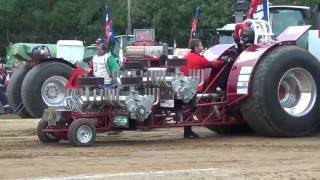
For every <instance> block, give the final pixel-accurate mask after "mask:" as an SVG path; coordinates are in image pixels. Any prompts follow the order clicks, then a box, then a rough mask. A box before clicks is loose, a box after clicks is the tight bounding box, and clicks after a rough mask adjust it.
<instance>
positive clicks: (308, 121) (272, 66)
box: [241, 46, 320, 137]
mask: <svg viewBox="0 0 320 180" xmlns="http://www.w3.org/2000/svg"><path fill="white" fill-rule="evenodd" d="M319 77H320V63H319V61H318V60H317V59H316V58H315V57H314V56H312V55H311V54H310V53H309V52H307V51H305V50H303V49H301V48H298V47H296V46H280V47H277V48H275V49H272V50H271V51H270V52H269V53H268V54H266V55H265V56H264V57H262V59H261V60H260V62H259V64H258V65H257V66H256V68H255V70H254V74H253V78H252V81H251V85H250V87H251V89H250V90H249V92H250V95H249V97H248V99H247V100H246V101H245V102H244V103H243V104H242V106H241V112H242V115H243V117H244V119H245V120H246V121H247V122H248V124H249V125H250V126H251V127H252V129H254V130H255V131H256V132H257V133H259V134H261V135H265V136H275V137H298V136H306V135H310V134H311V133H313V132H315V130H316V129H317V127H318V126H319V123H320V121H319V119H320V118H319V114H320V107H319V105H320V78H319Z"/></svg>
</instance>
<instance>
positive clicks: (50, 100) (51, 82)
mask: <svg viewBox="0 0 320 180" xmlns="http://www.w3.org/2000/svg"><path fill="white" fill-rule="evenodd" d="M67 81H68V80H67V79H66V78H64V77H62V76H52V77H50V78H48V79H47V80H46V81H45V82H44V83H43V85H42V89H41V95H42V99H43V100H44V102H45V103H46V104H47V106H57V105H60V104H61V103H62V102H63V100H64V98H65V97H66V94H67V93H66V90H65V86H66V84H67Z"/></svg>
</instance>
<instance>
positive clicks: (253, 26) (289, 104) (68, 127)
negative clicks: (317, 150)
mask: <svg viewBox="0 0 320 180" xmlns="http://www.w3.org/2000/svg"><path fill="white" fill-rule="evenodd" d="M309 28H310V26H299V27H288V28H287V29H286V30H285V31H284V32H283V33H281V34H280V35H279V36H278V37H276V38H271V37H272V33H271V28H270V26H269V24H268V23H266V22H264V21H256V20H247V21H245V22H244V23H243V24H239V25H237V26H236V30H235V33H234V36H235V38H236V42H237V43H236V44H222V45H217V46H214V47H212V48H210V49H209V50H207V51H206V52H205V53H204V56H205V57H206V58H207V59H209V60H212V61H215V60H218V59H219V60H222V61H224V66H223V67H221V68H219V69H211V68H209V69H195V70H192V72H190V74H191V76H188V77H187V76H184V75H183V74H182V73H181V72H180V67H181V66H183V65H185V60H183V59H167V60H166V62H165V63H164V66H161V64H158V65H156V66H155V64H156V63H150V61H154V58H127V59H125V61H124V63H123V68H122V70H121V72H120V73H119V74H117V75H114V76H113V77H114V85H113V86H112V87H108V88H105V87H104V86H103V79H100V78H94V77H87V76H86V73H85V71H84V70H82V69H76V70H74V71H73V74H72V75H71V77H70V79H69V82H68V85H67V90H68V93H69V96H68V98H66V100H65V106H63V107H54V108H53V107H51V108H50V107H49V109H47V110H46V111H45V113H44V115H43V118H42V120H41V121H40V122H39V125H38V129H37V131H38V137H39V139H40V141H42V142H44V143H50V142H58V141H59V140H69V142H70V143H71V144H72V145H74V146H90V145H93V144H94V142H95V138H96V132H107V131H112V130H139V129H146V128H147V129H152V128H170V127H184V126H205V127H207V128H209V129H211V130H213V131H216V132H218V133H223V132H225V131H223V130H226V129H237V128H238V127H240V126H243V125H249V126H250V127H251V128H252V129H253V130H254V131H255V132H257V133H259V134H261V135H265V136H276V137H278V136H281V137H297V136H305V135H309V134H311V133H312V132H314V131H315V130H316V129H317V127H318V126H319V123H320V121H319V117H318V116H319V114H320V107H319V104H320V102H319V100H320V98H319V97H320V96H319V95H320V87H319V85H320V78H319V77H320V64H319V62H318V60H317V59H316V58H315V57H314V56H313V55H311V54H310V53H309V52H307V51H306V50H304V49H301V48H299V47H297V46H296V42H297V40H298V39H299V38H300V37H301V36H302V35H303V34H304V33H305V32H306V31H307V30H308V29H309ZM129 48H131V50H132V49H134V48H132V47H129ZM135 48H136V50H137V49H141V51H142V49H144V50H146V49H148V48H146V47H145V45H143V44H142V45H141V44H140V46H138V47H135ZM146 54H149V56H150V54H152V53H150V52H149V53H145V55H146Z"/></svg>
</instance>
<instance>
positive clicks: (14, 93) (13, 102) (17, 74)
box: [7, 64, 31, 118]
mask: <svg viewBox="0 0 320 180" xmlns="http://www.w3.org/2000/svg"><path fill="white" fill-rule="evenodd" d="M29 70H30V68H27V67H26V66H25V65H24V64H20V65H19V67H18V68H17V69H16V70H15V71H14V72H13V74H12V76H11V78H10V81H9V84H8V87H7V98H8V103H9V105H10V106H11V108H12V109H13V110H16V109H17V108H18V107H19V105H20V104H22V99H21V85H22V82H23V79H24V78H25V76H26V74H27V73H28V72H29ZM17 115H18V116H20V117H21V118H30V117H31V115H30V114H29V113H28V111H27V110H26V108H23V109H21V111H20V112H17Z"/></svg>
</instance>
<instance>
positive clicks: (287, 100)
mask: <svg viewBox="0 0 320 180" xmlns="http://www.w3.org/2000/svg"><path fill="white" fill-rule="evenodd" d="M316 97H317V87H316V84H315V80H314V78H313V76H312V75H311V74H310V73H309V72H308V71H306V70H305V69H303V68H292V69H290V70H288V71H287V72H286V73H285V74H284V75H283V76H282V78H281V80H280V82H279V85H278V100H279V103H280V105H281V107H282V109H283V110H284V111H285V112H286V113H288V114H289V115H291V116H294V117H301V116H304V115H306V114H308V113H309V112H310V111H311V110H312V108H313V107H314V104H315V101H316Z"/></svg>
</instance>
